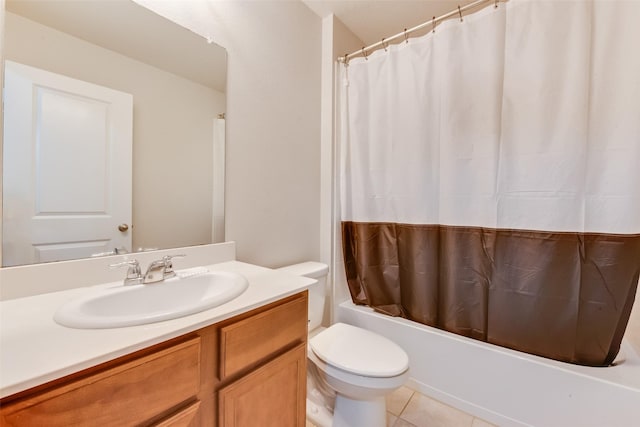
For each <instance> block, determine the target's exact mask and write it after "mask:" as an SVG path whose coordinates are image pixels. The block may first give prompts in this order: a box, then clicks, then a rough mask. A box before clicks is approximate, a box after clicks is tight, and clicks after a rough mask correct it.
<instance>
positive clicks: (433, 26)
mask: <svg viewBox="0 0 640 427" xmlns="http://www.w3.org/2000/svg"><path fill="white" fill-rule="evenodd" d="M431 32H432V33H435V32H436V17H435V16H434V17H433V18H431Z"/></svg>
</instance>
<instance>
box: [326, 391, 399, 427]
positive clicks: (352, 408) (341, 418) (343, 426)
mask: <svg viewBox="0 0 640 427" xmlns="http://www.w3.org/2000/svg"><path fill="white" fill-rule="evenodd" d="M386 425H387V414H386V406H385V398H384V397H376V398H373V399H371V400H356V399H350V398H348V397H346V396H343V395H341V394H338V395H337V396H336V406H335V408H334V410H333V427H362V426H367V427H386Z"/></svg>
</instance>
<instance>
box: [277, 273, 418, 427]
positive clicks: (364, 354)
mask: <svg viewBox="0 0 640 427" xmlns="http://www.w3.org/2000/svg"><path fill="white" fill-rule="evenodd" d="M280 270H282V271H286V272H287V273H289V274H294V275H296V276H305V277H310V278H313V279H316V280H317V281H318V283H317V284H315V285H313V286H312V287H311V288H310V289H309V346H308V348H307V358H308V364H307V365H308V366H307V418H308V419H309V420H310V421H311V422H313V423H314V424H316V425H317V426H319V427H363V426H367V427H384V426H386V423H387V420H386V409H385V396H386V395H387V394H388V393H390V392H392V391H393V390H395V389H396V388H398V387H400V386H401V385H403V384H404V383H405V381H406V380H407V378H408V376H409V358H408V357H407V354H406V353H405V352H404V350H402V348H400V347H399V346H398V345H397V344H396V343H394V342H393V341H391V340H389V339H387V338H385V337H383V336H381V335H378V334H376V333H373V332H370V331H367V330H365V329H362V328H358V327H355V326H351V325H347V324H345V323H336V324H333V325H331V326H330V327H328V328H323V327H321V326H320V325H321V323H322V317H323V314H324V309H325V300H326V293H327V290H326V276H327V273H328V272H329V267H328V266H327V265H326V264H322V263H318V262H304V263H301V264H295V265H291V266H287V267H283V268H281V269H280ZM332 412H333V414H332Z"/></svg>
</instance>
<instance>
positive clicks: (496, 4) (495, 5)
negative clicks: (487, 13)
mask: <svg viewBox="0 0 640 427" xmlns="http://www.w3.org/2000/svg"><path fill="white" fill-rule="evenodd" d="M493 8H494V9H497V8H498V0H496V3H495V4H494V5H493Z"/></svg>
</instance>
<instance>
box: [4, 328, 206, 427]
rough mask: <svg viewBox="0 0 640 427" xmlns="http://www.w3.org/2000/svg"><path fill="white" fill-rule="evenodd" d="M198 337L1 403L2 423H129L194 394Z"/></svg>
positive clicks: (157, 414) (197, 372)
mask: <svg viewBox="0 0 640 427" xmlns="http://www.w3.org/2000/svg"><path fill="white" fill-rule="evenodd" d="M199 376H200V338H199V337H194V338H191V339H189V340H187V341H184V342H182V343H179V344H176V345H174V346H172V347H170V348H167V349H164V350H160V351H158V352H156V353H153V354H150V355H147V356H142V357H140V358H139V359H135V360H132V361H130V362H125V363H123V364H122V365H118V366H115V367H113V368H110V369H107V370H105V371H102V372H98V373H96V374H92V375H89V376H87V377H85V378H82V379H79V380H77V381H74V382H72V383H69V384H66V385H63V386H60V387H57V388H55V389H52V390H49V391H45V392H42V393H38V394H35V395H32V396H28V397H26V398H24V399H22V400H20V401H18V402H16V403H14V404H11V403H10V404H8V405H6V406H4V407H3V408H2V417H1V418H0V420H1V421H2V422H0V424H2V425H3V426H4V425H6V426H25V425H41V426H45V425H46V426H69V425H79V426H119V427H120V426H129V425H136V424H140V423H142V422H144V421H146V420H149V419H152V418H154V417H157V416H159V415H161V414H162V413H163V412H165V411H168V410H169V409H172V408H174V407H176V406H177V405H179V404H181V403H183V402H185V401H187V400H188V399H191V398H193V397H194V396H196V395H197V393H198V390H199V386H200V380H199Z"/></svg>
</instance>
